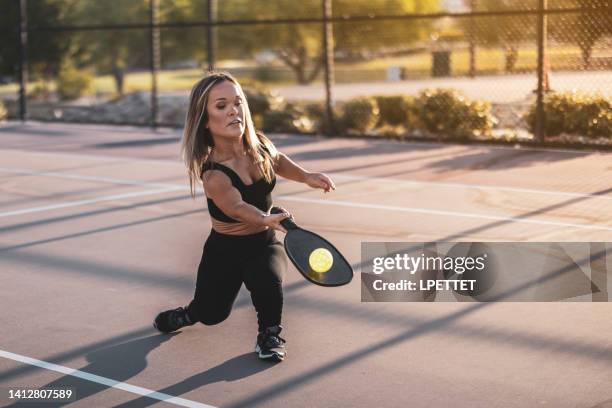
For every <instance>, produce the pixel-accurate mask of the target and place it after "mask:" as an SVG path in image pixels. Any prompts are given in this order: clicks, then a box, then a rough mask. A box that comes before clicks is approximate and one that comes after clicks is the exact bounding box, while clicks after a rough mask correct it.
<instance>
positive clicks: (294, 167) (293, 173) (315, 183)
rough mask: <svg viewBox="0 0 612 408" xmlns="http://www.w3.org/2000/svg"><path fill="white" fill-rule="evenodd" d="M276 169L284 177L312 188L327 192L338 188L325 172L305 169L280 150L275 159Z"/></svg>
mask: <svg viewBox="0 0 612 408" xmlns="http://www.w3.org/2000/svg"><path fill="white" fill-rule="evenodd" d="M274 164H275V166H274V171H276V174H279V175H281V176H282V177H284V178H286V179H289V180H293V181H297V182H298V183H304V184H307V185H309V186H310V187H312V188H320V189H322V190H323V191H325V192H326V193H329V192H330V191H331V190H335V189H336V185H335V184H334V182H333V180H332V179H331V178H329V177H328V176H327V175H326V174H323V173H311V172H309V171H306V170H304V169H303V168H302V167H300V166H299V165H298V164H297V163H295V162H294V161H293V160H291V159H290V158H289V157H288V156H286V155H285V154H283V153H281V152H278V155H277V156H276V157H275V160H274Z"/></svg>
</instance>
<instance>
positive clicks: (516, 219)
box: [276, 195, 612, 231]
mask: <svg viewBox="0 0 612 408" xmlns="http://www.w3.org/2000/svg"><path fill="white" fill-rule="evenodd" d="M276 198H277V199H279V200H286V201H295V202H300V203H313V204H321V205H335V206H342V207H351V208H367V209H372V210H385V211H399V212H408V213H417V214H430V215H444V216H451V217H461V218H477V219H484V220H494V221H511V222H520V223H525V224H538V225H554V226H557V227H572V228H581V229H594V230H604V231H612V227H609V226H605V225H588V224H572V223H566V222H556V221H544V220H533V219H529V218H524V217H503V216H499V215H486V214H472V213H464V212H456V211H443V210H430V209H427V208H412V207H397V206H391V205H380V204H368V203H355V202H352V201H339V200H320V199H316V198H305V197H290V196H282V195H281V196H277V197H276Z"/></svg>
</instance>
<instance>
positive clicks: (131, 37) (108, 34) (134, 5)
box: [62, 0, 149, 94]
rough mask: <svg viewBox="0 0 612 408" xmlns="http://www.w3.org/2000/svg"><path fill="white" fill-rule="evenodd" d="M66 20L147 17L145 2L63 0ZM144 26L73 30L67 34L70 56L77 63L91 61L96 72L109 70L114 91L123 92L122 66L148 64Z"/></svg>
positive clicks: (121, 21)
mask: <svg viewBox="0 0 612 408" xmlns="http://www.w3.org/2000/svg"><path fill="white" fill-rule="evenodd" d="M62 3H63V4H64V7H66V10H67V12H66V14H67V15H66V21H68V22H72V23H74V24H78V25H93V24H96V25H98V24H128V23H146V22H148V21H149V7H148V5H149V2H148V1H145V0H122V1H121V7H114V6H110V7H109V4H108V2H103V1H81V0H63V2H62ZM148 39H149V30H148V29H115V30H109V29H105V30H83V31H76V32H75V33H74V34H73V36H72V38H71V45H72V48H71V57H72V58H74V59H75V60H76V61H77V65H82V66H88V65H93V66H94V67H95V68H96V70H97V71H98V73H108V74H111V75H112V76H113V78H114V80H115V88H116V91H117V93H119V94H123V91H124V89H123V77H124V74H125V70H126V69H128V68H132V67H143V66H148V61H149V41H148Z"/></svg>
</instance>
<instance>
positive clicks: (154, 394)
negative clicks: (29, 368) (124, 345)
mask: <svg viewBox="0 0 612 408" xmlns="http://www.w3.org/2000/svg"><path fill="white" fill-rule="evenodd" d="M0 357H4V358H7V359H9V360H13V361H18V362H20V363H24V364H29V365H33V366H36V367H40V368H44V369H46V370H51V371H55V372H58V373H61V374H66V375H70V376H72V377H77V378H80V379H82V380H86V381H91V382H94V383H98V384H102V385H106V386H108V387H111V388H116V389H118V390H123V391H127V392H131V393H132V394H138V395H142V396H145V397H148V398H153V399H156V400H159V401H163V402H167V403H169V404H173V405H178V406H181V407H195V408H215V407H214V406H212V405H206V404H202V403H201V402H196V401H191V400H188V399H184V398H179V397H175V396H173V395H169V394H164V393H163V392H158V391H153V390H149V389H147V388H143V387H138V386H136V385H131V384H128V383H124V382H119V381H117V380H113V379H110V378H106V377H102V376H99V375H96V374H91V373H86V372H85V371H81V370H77V369H74V368H70V367H65V366H61V365H57V364H53V363H48V362H46V361H42V360H37V359H35V358H31V357H27V356H22V355H21V354H15V353H11V352H9V351H4V350H0ZM77 398H78V395H77Z"/></svg>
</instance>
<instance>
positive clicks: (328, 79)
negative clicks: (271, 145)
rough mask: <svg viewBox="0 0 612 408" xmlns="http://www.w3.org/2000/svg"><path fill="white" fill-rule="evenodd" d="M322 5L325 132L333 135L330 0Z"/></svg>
mask: <svg viewBox="0 0 612 408" xmlns="http://www.w3.org/2000/svg"><path fill="white" fill-rule="evenodd" d="M322 6H323V50H322V51H323V53H322V58H323V67H324V74H325V120H326V122H327V126H326V127H325V128H326V133H327V134H328V135H330V136H331V135H333V134H335V133H336V127H335V121H334V110H333V103H334V99H333V94H332V86H333V83H334V32H333V23H332V22H330V21H329V20H330V18H331V16H332V2H331V0H322Z"/></svg>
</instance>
